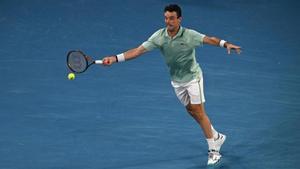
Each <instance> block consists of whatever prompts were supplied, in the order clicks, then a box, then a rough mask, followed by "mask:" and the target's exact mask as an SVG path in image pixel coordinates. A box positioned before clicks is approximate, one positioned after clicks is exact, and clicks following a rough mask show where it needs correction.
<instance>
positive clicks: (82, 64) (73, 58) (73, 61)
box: [67, 50, 103, 74]
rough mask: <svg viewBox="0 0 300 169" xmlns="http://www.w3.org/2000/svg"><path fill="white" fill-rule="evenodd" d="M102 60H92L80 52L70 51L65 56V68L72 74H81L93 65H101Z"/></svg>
mask: <svg viewBox="0 0 300 169" xmlns="http://www.w3.org/2000/svg"><path fill="white" fill-rule="evenodd" d="M102 63H103V62H102V60H93V59H92V58H91V57H90V56H87V55H85V54H84V53H83V52H82V51H80V50H71V51H69V52H68V54H67V66H68V68H69V69H70V70H71V71H72V72H74V73H77V74H78V73H83V72H85V71H86V70H87V69H88V68H89V67H90V66H91V65H93V64H102Z"/></svg>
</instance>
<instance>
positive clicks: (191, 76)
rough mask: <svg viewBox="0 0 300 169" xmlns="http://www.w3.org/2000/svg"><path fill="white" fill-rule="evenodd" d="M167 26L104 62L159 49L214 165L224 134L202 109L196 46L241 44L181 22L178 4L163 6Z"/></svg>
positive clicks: (132, 56) (112, 62)
mask: <svg viewBox="0 0 300 169" xmlns="http://www.w3.org/2000/svg"><path fill="white" fill-rule="evenodd" d="M164 16H165V24H166V27H165V28H162V29H159V30H158V31H156V32H155V33H154V34H153V35H152V36H151V37H150V38H149V39H148V40H147V41H145V42H144V43H142V44H141V45H140V46H138V47H137V48H134V49H131V50H128V51H126V52H124V53H121V54H118V55H115V56H107V57H104V58H103V65H105V66H109V65H112V64H114V63H117V62H124V61H128V60H130V59H134V58H136V57H138V56H140V55H142V54H143V53H145V52H148V51H152V50H153V49H160V51H161V53H162V55H163V56H164V58H165V61H166V64H167V66H168V68H169V72H170V75H171V84H172V86H173V88H174V90H175V93H176V95H177V97H178V99H179V100H180V101H181V103H182V104H183V105H184V106H185V108H186V110H187V112H188V113H189V114H190V115H191V116H192V117H193V118H194V119H195V120H196V122H197V123H198V124H199V125H200V126H201V128H202V131H203V133H204V135H205V137H206V140H207V143H208V162H207V165H215V164H217V163H218V162H219V161H220V160H221V157H222V156H221V154H220V149H221V146H222V145H223V143H224V142H225V139H226V136H225V135H224V134H221V133H219V132H217V131H216V130H215V129H214V128H213V126H212V124H211V122H210V120H209V118H208V116H207V114H206V112H205V109H204V102H205V98H204V91H203V76H202V70H201V68H200V66H199V64H198V63H197V61H196V53H195V48H196V47H198V46H202V45H203V44H209V45H214V46H220V47H222V48H226V49H227V52H228V54H230V52H231V50H234V51H235V52H237V53H238V54H240V52H241V47H239V46H236V45H234V44H231V43H229V42H227V41H225V40H221V39H219V38H216V37H209V36H207V35H204V34H202V33H199V32H197V31H195V30H192V29H188V28H185V27H182V26H181V20H182V17H181V8H180V7H179V6H178V5H176V4H170V5H167V6H166V7H165V9H164Z"/></svg>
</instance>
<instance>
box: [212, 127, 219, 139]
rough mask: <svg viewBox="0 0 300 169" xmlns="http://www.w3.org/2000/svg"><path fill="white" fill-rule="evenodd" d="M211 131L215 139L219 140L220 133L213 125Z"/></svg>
mask: <svg viewBox="0 0 300 169" xmlns="http://www.w3.org/2000/svg"><path fill="white" fill-rule="evenodd" d="M211 131H212V134H213V137H214V139H217V138H218V132H217V131H216V130H215V128H214V127H213V126H212V125H211Z"/></svg>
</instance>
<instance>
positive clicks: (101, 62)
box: [95, 60, 103, 64]
mask: <svg viewBox="0 0 300 169" xmlns="http://www.w3.org/2000/svg"><path fill="white" fill-rule="evenodd" d="M95 63H96V64H103V61H102V60H95Z"/></svg>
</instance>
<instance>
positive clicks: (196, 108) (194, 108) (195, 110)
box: [186, 104, 205, 117]
mask: <svg viewBox="0 0 300 169" xmlns="http://www.w3.org/2000/svg"><path fill="white" fill-rule="evenodd" d="M186 110H187V112H188V113H190V114H191V115H192V116H198V117H202V116H204V115H205V111H204V108H203V105H202V104H188V105H187V106H186Z"/></svg>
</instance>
